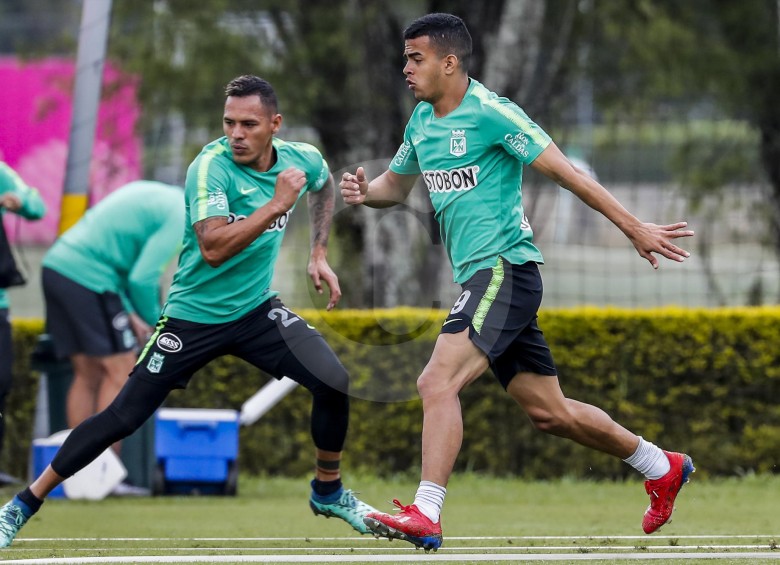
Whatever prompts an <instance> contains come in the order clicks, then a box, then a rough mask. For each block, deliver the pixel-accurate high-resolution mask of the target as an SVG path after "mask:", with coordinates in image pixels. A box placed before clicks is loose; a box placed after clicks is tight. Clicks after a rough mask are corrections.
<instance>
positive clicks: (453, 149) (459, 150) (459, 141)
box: [450, 129, 466, 157]
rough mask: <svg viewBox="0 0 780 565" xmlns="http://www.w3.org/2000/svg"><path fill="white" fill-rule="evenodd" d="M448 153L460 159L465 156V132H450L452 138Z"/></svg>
mask: <svg viewBox="0 0 780 565" xmlns="http://www.w3.org/2000/svg"><path fill="white" fill-rule="evenodd" d="M450 153H452V154H453V155H455V156H456V157H461V156H463V155H465V154H466V130H464V129H454V130H452V137H450Z"/></svg>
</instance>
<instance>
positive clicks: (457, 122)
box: [390, 79, 550, 283]
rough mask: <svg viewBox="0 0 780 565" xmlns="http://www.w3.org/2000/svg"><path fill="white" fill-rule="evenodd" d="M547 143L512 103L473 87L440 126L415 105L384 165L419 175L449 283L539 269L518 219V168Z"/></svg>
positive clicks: (428, 109)
mask: <svg viewBox="0 0 780 565" xmlns="http://www.w3.org/2000/svg"><path fill="white" fill-rule="evenodd" d="M549 143H550V137H549V136H548V135H547V134H546V133H545V132H544V131H543V130H542V129H541V128H540V127H539V126H537V125H536V124H535V123H534V122H532V121H531V120H530V119H529V118H528V116H527V115H526V114H525V112H523V110H522V109H520V108H519V107H518V106H517V105H516V104H514V103H513V102H512V101H510V100H508V99H506V98H502V97H500V96H498V95H496V94H495V93H493V92H491V91H489V90H488V89H487V88H485V87H484V86H483V85H482V84H480V83H479V82H477V81H475V80H473V79H472V80H471V82H470V84H469V87H468V90H467V91H466V95H465V96H464V98H463V101H462V102H461V103H460V105H459V106H458V107H457V108H456V109H455V110H453V111H452V112H450V113H449V114H447V115H446V116H444V117H442V118H437V117H436V116H435V115H434V113H433V106H432V105H431V104H428V103H427V102H420V103H419V104H418V105H417V107H416V108H415V110H414V112H413V114H412V117H411V118H410V119H409V123H408V124H407V126H406V131H405V133H404V142H403V144H402V145H401V147H400V148H399V149H398V152H397V153H396V155H395V157H394V158H393V160H392V162H391V163H390V170H391V171H393V172H394V173H398V174H401V175H419V174H422V177H423V179H424V180H425V186H426V187H427V188H428V193H429V195H430V198H431V203H432V204H433V208H434V210H435V213H436V219H437V220H438V222H439V226H440V229H441V235H442V240H443V241H444V245H445V247H446V249H447V253H448V255H449V258H450V262H451V263H452V269H453V274H454V278H455V282H457V283H462V282H465V281H466V280H468V279H469V278H470V277H471V276H472V275H473V274H474V273H475V272H476V271H478V270H480V269H484V268H488V267H492V266H493V265H494V264H495V262H496V258H497V257H498V256H501V257H504V258H505V259H506V260H507V261H509V262H511V263H514V264H522V263H526V262H529V261H534V262H537V263H541V262H543V259H542V254H541V253H540V252H539V250H538V249H537V248H536V246H535V245H534V244H533V232H532V231H531V226H530V225H529V223H528V220H527V219H526V217H525V214H524V213H523V201H522V191H521V185H522V181H523V165H527V164H530V163H532V162H533V160H534V159H536V157H538V156H539V154H540V153H541V152H542V151H543V150H544V149H545V148H546V147H547V146H548V145H549Z"/></svg>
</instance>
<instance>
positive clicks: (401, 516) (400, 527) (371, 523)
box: [363, 500, 442, 551]
mask: <svg viewBox="0 0 780 565" xmlns="http://www.w3.org/2000/svg"><path fill="white" fill-rule="evenodd" d="M393 504H395V505H396V506H397V507H398V508H400V509H401V511H400V512H399V513H398V514H395V515H392V514H385V513H384V512H369V513H368V514H366V517H365V518H363V522H364V523H365V524H366V526H368V528H369V529H370V530H371V531H372V532H374V534H375V535H378V536H384V537H386V538H388V539H391V540H392V539H401V540H404V541H408V542H409V543H411V544H414V545H415V546H417V547H422V548H423V549H424V550H425V551H430V550H431V549H432V550H434V551H436V550H437V549H439V548H440V547H441V542H442V537H441V520H439V522H437V523H436V524H434V523H433V522H431V521H430V520H429V519H428V517H427V516H426V515H425V514H423V513H422V512H420V511H419V510H418V509H417V507H416V506H415V505H414V504H410V505H409V506H404V505H403V504H401V503H400V502H398V500H393Z"/></svg>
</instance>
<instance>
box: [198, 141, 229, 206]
mask: <svg viewBox="0 0 780 565" xmlns="http://www.w3.org/2000/svg"><path fill="white" fill-rule="evenodd" d="M224 152H225V148H224V147H223V146H222V145H215V146H214V147H212V148H211V149H210V150H209V151H207V152H206V153H204V154H203V156H202V157H201V158H200V162H199V163H198V196H197V198H198V216H197V217H198V219H202V218H205V217H206V212H207V211H208V201H209V197H208V179H209V165H211V161H212V160H213V159H214V157H216V156H217V155H220V154H222V153H224Z"/></svg>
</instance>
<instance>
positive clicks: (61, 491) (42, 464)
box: [32, 438, 65, 498]
mask: <svg viewBox="0 0 780 565" xmlns="http://www.w3.org/2000/svg"><path fill="white" fill-rule="evenodd" d="M61 445H62V440H60V441H57V442H52V441H51V440H50V439H49V438H43V439H34V440H33V444H32V453H33V456H32V479H33V480H34V479H37V478H38V477H40V476H41V473H43V472H44V471H45V470H46V467H47V466H48V465H49V463H51V460H52V459H54V456H55V455H56V454H57V451H58V450H59V449H60V446H61ZM47 497H48V498H65V487H63V486H62V484H59V485H57V486H56V487H55V488H54V490H52V491H51V492H50V493H49V494H48V495H47Z"/></svg>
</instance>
